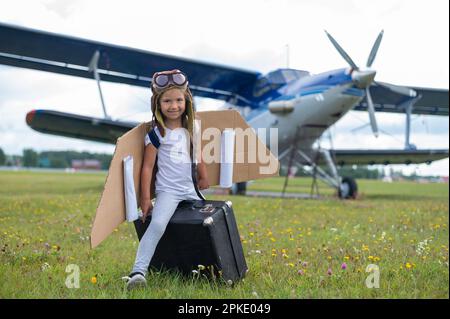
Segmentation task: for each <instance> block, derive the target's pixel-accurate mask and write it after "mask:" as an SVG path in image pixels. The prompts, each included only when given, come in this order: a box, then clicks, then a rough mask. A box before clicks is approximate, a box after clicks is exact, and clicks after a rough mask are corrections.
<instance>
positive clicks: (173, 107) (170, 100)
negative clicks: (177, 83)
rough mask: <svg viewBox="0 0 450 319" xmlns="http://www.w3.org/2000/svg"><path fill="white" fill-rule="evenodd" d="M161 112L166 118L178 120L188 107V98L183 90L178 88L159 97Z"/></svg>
mask: <svg viewBox="0 0 450 319" xmlns="http://www.w3.org/2000/svg"><path fill="white" fill-rule="evenodd" d="M159 104H160V106H161V112H162V114H163V116H164V118H166V119H168V120H176V119H178V118H180V117H181V115H183V113H184V110H185V109H186V99H185V97H184V93H183V91H181V90H180V89H177V88H173V89H170V90H168V91H166V92H164V93H163V94H162V95H161V98H160V99H159Z"/></svg>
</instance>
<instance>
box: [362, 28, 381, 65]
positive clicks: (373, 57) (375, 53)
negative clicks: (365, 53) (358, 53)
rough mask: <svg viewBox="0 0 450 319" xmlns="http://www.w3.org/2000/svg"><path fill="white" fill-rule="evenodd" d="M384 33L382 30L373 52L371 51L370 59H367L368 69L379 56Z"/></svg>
mask: <svg viewBox="0 0 450 319" xmlns="http://www.w3.org/2000/svg"><path fill="white" fill-rule="evenodd" d="M383 33H384V31H383V30H381V32H380V34H379V35H378V37H377V39H376V40H375V43H374V44H373V47H372V50H370V54H369V58H368V59H367V64H366V66H367V67H368V68H370V67H371V66H372V63H373V60H375V57H376V56H377V52H378V48H379V47H380V43H381V39H382V38H383Z"/></svg>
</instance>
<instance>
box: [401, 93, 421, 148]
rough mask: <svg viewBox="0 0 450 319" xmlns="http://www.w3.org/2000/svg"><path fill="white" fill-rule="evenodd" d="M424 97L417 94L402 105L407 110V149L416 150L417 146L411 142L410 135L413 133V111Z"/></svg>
mask: <svg viewBox="0 0 450 319" xmlns="http://www.w3.org/2000/svg"><path fill="white" fill-rule="evenodd" d="M421 98H422V95H420V94H419V95H417V96H416V97H415V98H413V99H410V100H407V101H406V102H404V103H403V105H400V107H403V108H404V109H405V112H406V125H405V127H406V129H405V150H415V149H417V147H416V146H415V145H414V144H411V143H410V135H411V113H412V110H413V107H414V104H415V103H416V102H417V101H419V100H420V99H421Z"/></svg>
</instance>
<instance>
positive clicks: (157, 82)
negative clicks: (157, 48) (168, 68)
mask: <svg viewBox="0 0 450 319" xmlns="http://www.w3.org/2000/svg"><path fill="white" fill-rule="evenodd" d="M186 83H187V76H186V75H185V74H184V73H183V72H181V71H178V70H177V71H174V72H170V73H156V74H155V75H154V76H153V81H152V85H153V86H154V88H156V89H158V90H161V89H164V88H166V87H168V86H169V85H170V84H173V85H176V86H183V85H185V84H186Z"/></svg>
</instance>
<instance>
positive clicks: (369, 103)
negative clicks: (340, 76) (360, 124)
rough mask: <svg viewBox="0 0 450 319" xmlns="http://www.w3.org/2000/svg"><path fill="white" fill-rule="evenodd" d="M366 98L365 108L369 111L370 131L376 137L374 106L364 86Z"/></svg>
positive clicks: (367, 89)
mask: <svg viewBox="0 0 450 319" xmlns="http://www.w3.org/2000/svg"><path fill="white" fill-rule="evenodd" d="M366 100H367V110H368V111H369V119H370V126H371V127H372V132H373V134H374V135H375V137H378V125H377V120H376V118H375V107H374V105H373V102H372V96H371V95H370V91H369V88H368V87H367V88H366Z"/></svg>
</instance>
